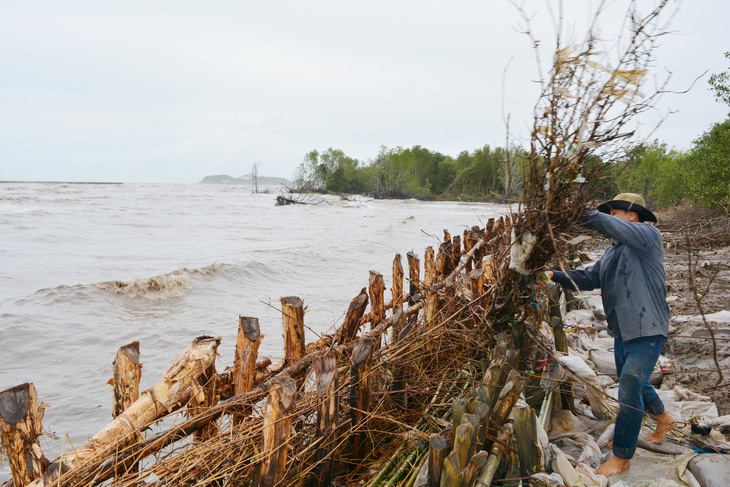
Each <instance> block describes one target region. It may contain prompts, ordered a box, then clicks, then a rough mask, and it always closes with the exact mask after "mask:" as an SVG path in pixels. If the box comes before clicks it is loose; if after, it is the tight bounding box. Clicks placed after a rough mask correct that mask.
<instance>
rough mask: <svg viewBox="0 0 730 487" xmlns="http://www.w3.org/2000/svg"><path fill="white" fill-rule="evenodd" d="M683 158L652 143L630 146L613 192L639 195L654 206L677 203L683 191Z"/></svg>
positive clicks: (684, 191) (680, 199) (680, 200)
mask: <svg viewBox="0 0 730 487" xmlns="http://www.w3.org/2000/svg"><path fill="white" fill-rule="evenodd" d="M684 157H685V155H684V154H683V153H681V152H678V151H676V150H673V149H671V150H670V149H669V148H668V147H667V144H665V143H660V142H659V141H658V140H655V141H654V142H653V143H651V144H647V143H641V144H638V145H635V146H633V147H631V148H630V149H629V150H628V151H627V154H626V158H625V160H624V161H623V162H622V163H620V167H621V172H620V174H619V175H618V176H617V178H616V180H615V181H614V186H615V190H616V192H619V193H623V192H632V193H639V194H641V195H643V196H644V198H645V199H646V200H647V201H650V202H651V203H652V204H653V205H656V206H658V207H667V206H671V205H676V204H678V203H681V202H682V200H683V199H684V198H685V197H686V193H687V188H686V186H685V178H684V177H683V174H682V165H683V160H684Z"/></svg>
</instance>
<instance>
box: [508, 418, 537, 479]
mask: <svg viewBox="0 0 730 487" xmlns="http://www.w3.org/2000/svg"><path fill="white" fill-rule="evenodd" d="M514 416H515V437H516V438H517V455H518V457H519V462H520V477H529V476H530V475H532V474H534V473H538V472H539V471H540V470H541V468H540V449H539V448H538V445H537V416H536V415H535V410H534V409H532V408H531V407H526V408H525V407H521V408H516V409H515V410H514Z"/></svg>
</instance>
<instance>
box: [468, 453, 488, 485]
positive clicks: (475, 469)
mask: <svg viewBox="0 0 730 487" xmlns="http://www.w3.org/2000/svg"><path fill="white" fill-rule="evenodd" d="M488 458H489V453H487V452H485V451H480V452H477V453H475V454H474V455H473V456H472V457H471V460H469V464H468V465H467V466H466V472H465V473H464V485H466V486H467V487H468V486H470V485H472V484H473V483H474V481H475V480H476V478H477V475H479V472H481V471H482V469H483V468H484V466H485V465H486V464H487V459H488Z"/></svg>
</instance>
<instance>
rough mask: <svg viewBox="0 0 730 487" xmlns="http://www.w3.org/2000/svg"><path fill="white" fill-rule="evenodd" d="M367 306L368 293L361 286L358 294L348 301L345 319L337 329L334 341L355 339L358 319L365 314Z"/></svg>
mask: <svg viewBox="0 0 730 487" xmlns="http://www.w3.org/2000/svg"><path fill="white" fill-rule="evenodd" d="M367 306H368V293H367V290H366V289H365V288H362V290H361V291H360V294H358V295H357V296H356V297H355V298H354V299H353V300H352V301H350V306H349V307H348V308H347V314H346V315H345V321H344V322H343V323H342V326H340V328H339V330H337V335H336V338H335V343H337V344H338V345H340V344H343V343H348V342H350V341H352V340H354V339H355V337H356V336H357V332H358V331H359V330H360V319H361V318H362V316H363V315H364V314H365V308H367Z"/></svg>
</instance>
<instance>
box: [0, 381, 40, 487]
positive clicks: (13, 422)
mask: <svg viewBox="0 0 730 487" xmlns="http://www.w3.org/2000/svg"><path fill="white" fill-rule="evenodd" d="M45 407H46V405H45V404H41V405H38V396H37V394H36V390H35V386H34V385H33V384H32V383H25V384H21V385H19V386H15V387H13V388H11V389H7V390H5V391H3V392H0V436H1V437H2V438H1V442H0V445H2V449H3V450H5V454H6V455H7V457H8V464H9V466H10V475H11V476H12V477H13V485H16V486H23V485H27V484H29V483H30V482H32V481H34V480H36V479H39V478H40V477H41V476H42V475H43V472H44V470H45V469H46V466H47V465H48V460H46V457H45V456H44V455H43V452H42V451H41V447H40V445H39V444H38V437H39V436H40V435H41V433H42V432H43V424H42V421H43V413H44V410H45Z"/></svg>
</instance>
